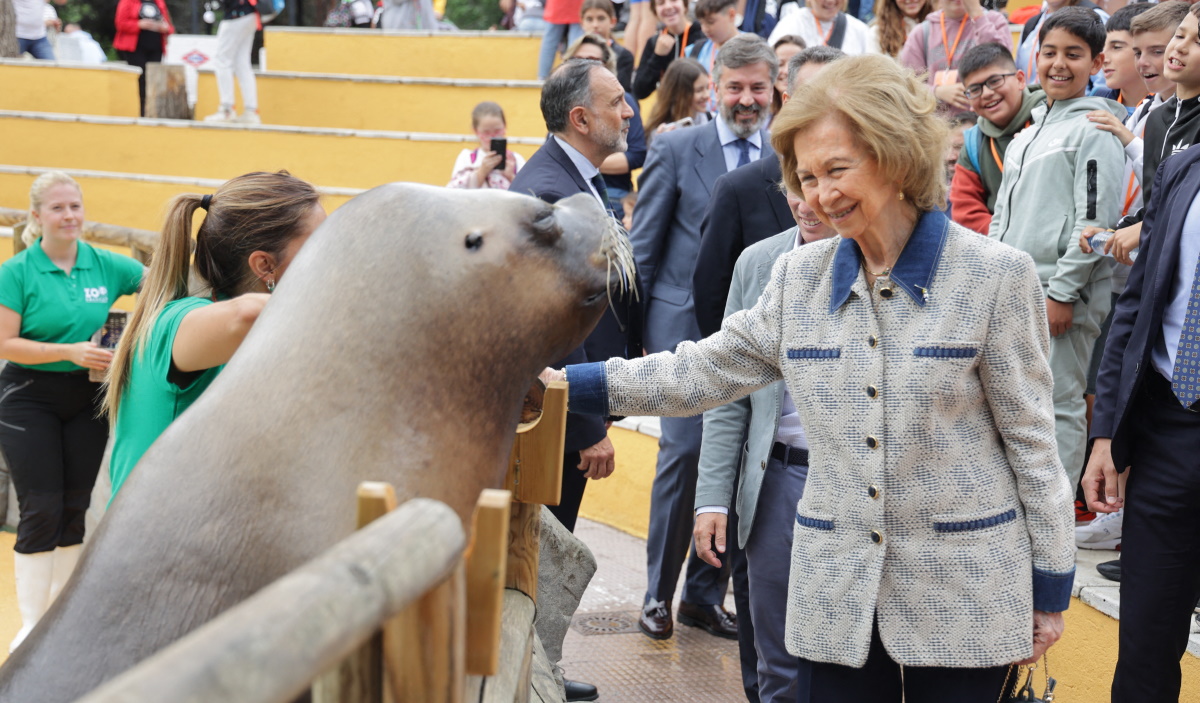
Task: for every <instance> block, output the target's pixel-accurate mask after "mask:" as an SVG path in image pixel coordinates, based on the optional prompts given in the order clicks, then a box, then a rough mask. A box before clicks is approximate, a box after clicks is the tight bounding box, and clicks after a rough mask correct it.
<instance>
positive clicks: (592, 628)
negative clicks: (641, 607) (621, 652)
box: [571, 611, 639, 635]
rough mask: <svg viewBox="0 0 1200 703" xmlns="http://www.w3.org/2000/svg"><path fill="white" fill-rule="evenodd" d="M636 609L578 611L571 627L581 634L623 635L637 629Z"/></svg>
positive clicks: (572, 619)
mask: <svg viewBox="0 0 1200 703" xmlns="http://www.w3.org/2000/svg"><path fill="white" fill-rule="evenodd" d="M638 615H639V613H638V612H637V611H629V612H603V613H578V614H576V615H575V617H573V618H571V627H572V628H573V629H574V630H575V631H576V632H578V633H579V634H581V635H624V634H629V633H633V632H637V631H638V626H637V620H638Z"/></svg>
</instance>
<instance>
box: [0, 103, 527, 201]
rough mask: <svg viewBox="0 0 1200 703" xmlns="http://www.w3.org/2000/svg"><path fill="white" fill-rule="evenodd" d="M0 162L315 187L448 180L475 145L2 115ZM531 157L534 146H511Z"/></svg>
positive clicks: (430, 182)
mask: <svg viewBox="0 0 1200 703" xmlns="http://www.w3.org/2000/svg"><path fill="white" fill-rule="evenodd" d="M0 134H2V135H4V136H3V142H2V143H0V154H2V156H0V160H2V161H4V162H6V163H8V164H14V165H20V166H32V167H49V168H68V169H82V170H89V171H118V172H122V173H131V174H136V173H146V174H155V175H165V176H184V177H189V178H216V179H219V180H226V179H229V178H232V177H234V176H237V175H240V174H243V173H247V172H249V171H260V170H272V171H273V170H278V169H281V168H286V169H288V170H289V171H291V172H292V173H293V174H294V175H296V176H298V177H300V178H304V179H306V180H309V181H311V182H312V183H315V184H317V185H321V186H326V187H340V188H373V187H375V186H377V185H380V184H381V183H387V182H390V181H412V182H416V183H429V184H433V185H445V184H446V182H447V181H449V180H450V170H451V168H452V167H453V165H454V159H455V158H456V157H457V156H458V154H459V152H460V151H462V149H463V148H464V147H472V146H473V142H472V143H463V142H449V141H419V140H410V139H395V138H375V137H356V136H352V135H348V134H347V135H341V134H305V133H297V132H289V131H272V130H256V129H240V128H213V127H201V126H194V125H192V123H189V122H178V123H175V124H173V125H170V126H167V125H149V124H133V123H126V124H97V123H89V122H66V121H55V120H48V119H39V118H35V117H27V116H20V117H18V116H9V115H0ZM510 148H511V149H512V150H513V151H516V152H517V153H520V154H521V155H522V156H524V157H526V158H528V157H529V156H530V155H532V154H533V152H534V151H536V150H537V147H536V146H535V145H526V144H522V145H515V144H514V145H511V146H510Z"/></svg>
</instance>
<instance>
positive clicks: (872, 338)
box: [867, 335, 879, 348]
mask: <svg viewBox="0 0 1200 703" xmlns="http://www.w3.org/2000/svg"><path fill="white" fill-rule="evenodd" d="M878 344H879V338H878V337H876V336H875V335H871V336H870V337H867V346H869V347H871V348H874V347H875V346H876V345H878Z"/></svg>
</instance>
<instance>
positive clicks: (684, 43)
mask: <svg viewBox="0 0 1200 703" xmlns="http://www.w3.org/2000/svg"><path fill="white" fill-rule="evenodd" d="M690 31H692V25H690V24H689V25H688V26H687V27H684V29H683V41H680V42H679V56H677V57H676V58H680V59H682V58H683V57H684V53H683V52H684V50H686V49H687V38H688V32H690ZM663 34H671V30H669V29H667V28H666V27H663ZM672 36H674V35H672ZM709 75H712V71H709Z"/></svg>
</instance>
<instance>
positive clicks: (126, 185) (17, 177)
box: [0, 165, 363, 250]
mask: <svg viewBox="0 0 1200 703" xmlns="http://www.w3.org/2000/svg"><path fill="white" fill-rule="evenodd" d="M50 170H62V171H66V173H68V174H69V175H70V176H71V177H72V178H74V179H75V180H76V181H78V182H79V186H80V188H82V189H83V194H84V198H83V203H84V208H85V210H86V211H87V219H89V220H92V221H94V222H104V223H106V224H113V225H120V226H122V227H134V228H137V229H147V230H151V231H158V230H159V229H161V228H162V224H163V223H162V219H163V215H164V213H165V212H166V207H167V203H169V202H170V201H171V199H172V198H174V197H175V196H176V195H180V194H183V193H200V194H205V193H212V192H213V191H215V190H216V189H217V188H218V187H219V186H220V185H221V184H222V183H224V181H223V180H219V179H213V178H182V177H177V176H156V175H148V174H141V173H118V172H113V171H89V170H84V169H73V168H64V169H49V168H34V167H28V166H8V165H0V207H11V208H17V209H24V208H27V207H29V186H30V184H32V183H33V179H35V178H37V177H38V176H40V175H41V174H43V173H45V172H46V171H50ZM317 188H318V190H320V191H321V195H322V204H323V205H324V206H325V209H326V210H327V211H329V212H333V211H334V210H336V209H337V208H338V207H340V206H341V205H342V203H344V202H346V201H347V200H349V199H350V198H352V197H354V196H355V195H358V194H359V193H361V192H363V191H362V190H361V189H357V188H327V187H323V186H320V185H318V186H317ZM0 236H3V230H2V229H0ZM3 249H4V246H3V244H0V250H3Z"/></svg>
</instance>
